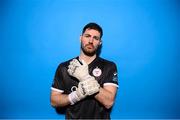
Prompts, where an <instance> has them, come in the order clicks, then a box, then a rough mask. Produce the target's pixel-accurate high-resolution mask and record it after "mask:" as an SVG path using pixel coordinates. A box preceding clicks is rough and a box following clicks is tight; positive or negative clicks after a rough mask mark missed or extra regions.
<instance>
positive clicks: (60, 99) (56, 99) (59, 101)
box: [51, 93, 70, 107]
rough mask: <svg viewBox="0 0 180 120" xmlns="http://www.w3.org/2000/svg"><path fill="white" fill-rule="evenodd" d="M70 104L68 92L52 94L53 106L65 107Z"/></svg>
mask: <svg viewBox="0 0 180 120" xmlns="http://www.w3.org/2000/svg"><path fill="white" fill-rule="evenodd" d="M69 104H70V101H69V98H68V95H67V94H56V93H52V95H51V105H52V106H53V107H64V106H67V105H69Z"/></svg>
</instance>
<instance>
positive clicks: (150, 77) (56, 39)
mask: <svg viewBox="0 0 180 120" xmlns="http://www.w3.org/2000/svg"><path fill="white" fill-rule="evenodd" d="M178 7H179V2H178V1H175V0H1V2H0V12H1V13H0V15H1V16H0V30H1V31H0V118H64V115H59V114H57V113H56V112H55V110H54V109H53V108H52V107H51V105H50V98H49V97H50V87H51V83H52V80H53V77H54V73H55V70H56V68H57V66H58V64H59V63H60V62H63V61H65V60H67V59H70V58H72V57H75V56H77V55H78V54H79V44H80V43H79V36H80V34H81V30H82V28H83V26H84V25H85V24H87V23H88V22H97V23H98V24H100V25H101V26H102V27H103V29H104V36H103V48H102V53H101V57H103V58H106V59H109V60H112V61H114V62H115V63H116V64H117V66H118V72H119V75H118V76H119V89H118V94H117V97H116V101H115V105H114V108H113V110H112V113H111V117H112V118H118V119H120V118H122V119H124V118H180V104H179V101H180V88H179V87H180V84H179V80H180V75H178V74H179V70H180V69H179V68H180V67H179V64H180V63H179V39H178V37H179V36H178V32H179V31H178V28H179V24H178V22H179V21H178V19H179V15H178V14H179V8H178Z"/></svg>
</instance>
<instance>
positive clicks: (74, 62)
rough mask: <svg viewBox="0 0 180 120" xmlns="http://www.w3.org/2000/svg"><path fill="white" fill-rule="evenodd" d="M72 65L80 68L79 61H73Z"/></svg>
mask: <svg viewBox="0 0 180 120" xmlns="http://www.w3.org/2000/svg"><path fill="white" fill-rule="evenodd" d="M72 65H74V66H78V67H79V66H81V64H80V63H79V61H78V60H77V59H73V61H72Z"/></svg>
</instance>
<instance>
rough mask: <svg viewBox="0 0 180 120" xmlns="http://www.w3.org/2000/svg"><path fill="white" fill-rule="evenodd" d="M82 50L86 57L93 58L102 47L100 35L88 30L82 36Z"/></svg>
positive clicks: (95, 31)
mask: <svg viewBox="0 0 180 120" xmlns="http://www.w3.org/2000/svg"><path fill="white" fill-rule="evenodd" d="M80 40H81V49H82V51H83V52H84V54H85V55H88V56H93V55H94V54H96V52H97V49H98V47H99V46H100V45H101V38H100V33H99V32H98V31H97V30H94V29H86V30H85V32H84V33H83V35H81V36H80Z"/></svg>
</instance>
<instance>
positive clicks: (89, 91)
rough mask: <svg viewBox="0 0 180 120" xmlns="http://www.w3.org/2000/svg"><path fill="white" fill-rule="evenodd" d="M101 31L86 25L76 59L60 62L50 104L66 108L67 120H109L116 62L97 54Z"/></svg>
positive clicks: (116, 85)
mask: <svg viewBox="0 0 180 120" xmlns="http://www.w3.org/2000/svg"><path fill="white" fill-rule="evenodd" d="M102 35H103V31H102V28H101V27H100V26H99V25H98V24H96V23H89V24H87V25H86V26H85V27H84V28H83V31H82V35H81V36H80V42H81V51H80V55H79V56H78V57H75V58H73V59H71V60H68V61H66V62H63V63H61V64H60V65H59V66H58V68H57V70H56V74H55V77H54V81H53V84H52V87H51V105H52V106H53V107H66V119H110V110H111V109H110V108H111V107H112V105H113V103H114V99H115V95H116V91H117V87H118V81H117V68H116V65H115V63H113V62H111V61H108V60H105V59H103V58H100V57H99V56H98V55H97V54H98V53H97V52H98V50H99V48H100V46H101V44H102V40H101V38H102Z"/></svg>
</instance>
